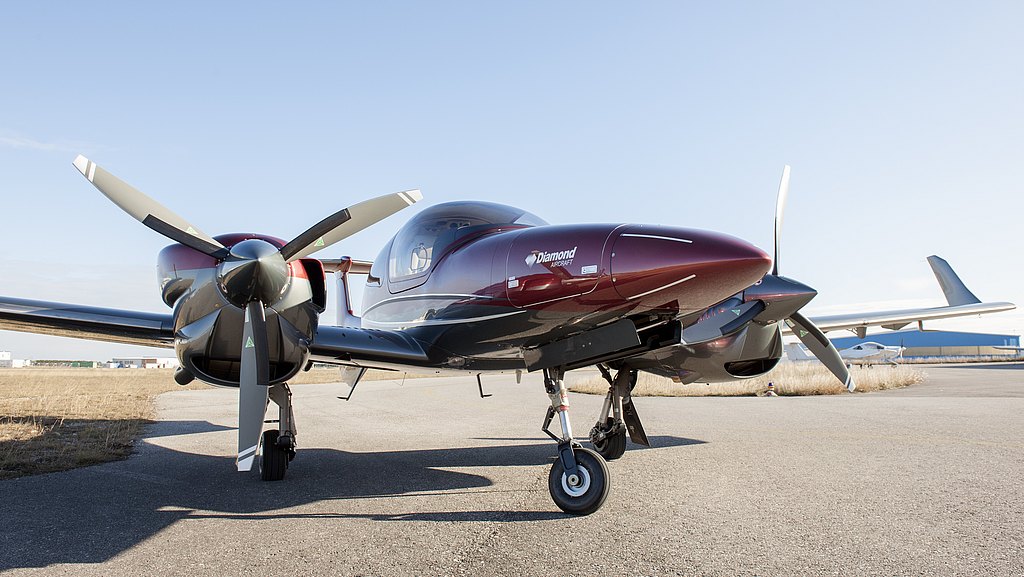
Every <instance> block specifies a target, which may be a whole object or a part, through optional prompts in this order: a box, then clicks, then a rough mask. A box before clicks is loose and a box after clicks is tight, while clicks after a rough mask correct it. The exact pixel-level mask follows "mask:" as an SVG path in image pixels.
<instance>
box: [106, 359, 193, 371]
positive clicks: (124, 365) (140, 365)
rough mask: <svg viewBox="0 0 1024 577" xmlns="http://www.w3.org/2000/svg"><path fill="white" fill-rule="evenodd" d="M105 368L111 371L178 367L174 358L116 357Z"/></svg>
mask: <svg viewBox="0 0 1024 577" xmlns="http://www.w3.org/2000/svg"><path fill="white" fill-rule="evenodd" d="M107 366H108V367H110V368H112V369H174V368H177V367H178V359H177V358H176V357H118V358H114V359H111V360H110V361H109V362H108V363H107Z"/></svg>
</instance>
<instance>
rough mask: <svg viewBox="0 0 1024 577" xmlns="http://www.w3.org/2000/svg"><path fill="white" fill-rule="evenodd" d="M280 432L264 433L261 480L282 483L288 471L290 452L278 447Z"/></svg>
mask: <svg viewBox="0 0 1024 577" xmlns="http://www.w3.org/2000/svg"><path fill="white" fill-rule="evenodd" d="M278 435H280V433H279V432H278V431H264V432H263V451H262V453H261V454H260V478H261V479H263V480H264V481H280V480H281V479H284V472H285V471H287V470H288V451H287V450H286V449H282V448H281V447H278V446H277V437H278Z"/></svg>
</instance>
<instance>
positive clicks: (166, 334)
mask: <svg viewBox="0 0 1024 577" xmlns="http://www.w3.org/2000/svg"><path fill="white" fill-rule="evenodd" d="M0 330H8V331H20V332H25V333H39V334H43V335H57V336H62V337H76V338H80V339H90V340H94V341H106V342H111V343H123V344H127V345H143V346H147V347H161V348H172V347H174V321H173V319H172V317H171V315H169V314H159V313H147V312H139V311H127V310H121V309H105V308H99V307H87V306H81V305H72V304H65V303H55V302H47V301H36V300H28V299H16V298H9V297H0Z"/></svg>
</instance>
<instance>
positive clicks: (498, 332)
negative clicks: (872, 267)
mask: <svg viewBox="0 0 1024 577" xmlns="http://www.w3.org/2000/svg"><path fill="white" fill-rule="evenodd" d="M74 165H75V167H76V168H77V169H78V170H79V171H80V172H81V173H82V174H83V175H84V176H85V177H86V178H87V179H88V180H89V182H91V183H92V184H93V185H94V186H96V188H98V189H99V190H100V191H101V192H102V193H103V194H105V195H106V196H107V197H108V198H110V200H112V201H113V202H114V203H115V204H117V205H118V206H119V207H121V208H122V209H123V210H124V211H125V212H127V213H128V214H130V215H131V216H133V217H134V218H136V219H137V220H139V221H141V222H142V223H143V224H145V225H146V226H148V227H149V228H151V229H153V230H155V231H156V232H159V233H160V234H163V235H164V236H166V237H168V238H170V239H171V240H173V241H175V244H173V245H171V246H168V247H167V248H165V249H163V251H161V253H160V255H159V258H158V268H159V275H160V289H161V296H162V298H163V301H164V302H165V303H166V304H167V305H168V306H169V307H171V308H172V309H173V312H172V313H171V314H154V313H143V312H135V311H127V310H113V309H101V308H94V307H86V306H78V305H67V304H60V303H52V302H42V301H33V300H23V299H14V298H0V329H7V330H18V331H28V332H37V333H47V334H56V335H63V336H72V337H79V338H88V339H96V340H103V341H112V342H118V343H128V344H140V345H149V346H157V347H173V348H174V349H175V351H176V353H177V356H178V359H179V360H180V361H181V368H180V369H179V370H178V372H177V373H176V375H175V379H176V380H177V381H178V382H179V383H181V384H185V383H188V382H189V381H191V380H192V379H194V378H198V379H200V380H201V381H204V382H206V383H209V384H212V385H220V386H229V387H239V405H238V409H239V414H238V421H239V427H238V459H237V465H238V469H239V470H242V471H247V470H249V469H250V468H251V467H252V465H253V463H254V460H255V457H256V454H257V452H258V451H259V447H260V446H262V452H261V456H260V459H259V462H260V470H261V476H262V478H263V479H266V480H279V479H282V478H283V477H284V474H285V470H286V469H287V467H288V463H289V461H291V459H292V458H293V456H294V454H295V447H296V443H295V432H296V427H295V419H294V416H293V414H292V403H291V391H290V390H289V388H288V385H287V381H288V380H289V379H291V378H292V377H293V376H295V375H296V373H298V372H299V371H301V370H303V369H307V368H309V367H310V366H311V364H312V363H313V362H320V363H332V364H336V365H341V366H343V367H348V368H349V369H350V371H349V372H350V373H355V374H354V378H353V379H352V380H351V384H352V385H353V386H354V385H355V383H357V382H358V377H359V376H361V375H362V372H363V371H365V370H366V369H367V368H371V367H377V368H383V369H401V370H417V369H419V370H428V371H436V370H443V369H446V370H456V371H463V372H465V373H468V374H477V375H479V374H481V373H487V372H505V371H508V372H512V371H515V372H517V373H518V372H520V371H523V370H526V371H542V372H543V374H544V387H545V392H546V393H547V395H548V397H549V398H550V401H551V405H550V407H549V408H548V409H547V414H546V416H545V418H544V425H543V428H544V431H545V432H547V433H548V435H550V436H551V437H552V438H553V439H554V440H555V441H556V442H557V443H558V458H557V459H556V460H555V462H554V464H553V466H552V467H551V471H550V474H549V482H548V486H549V489H550V492H551V496H552V498H553V499H554V501H555V504H556V505H557V506H558V507H560V508H561V509H562V510H564V511H566V512H568V513H572V514H580V515H586V514H589V513H592V512H594V511H596V510H597V509H598V508H600V506H601V505H602V504H603V503H604V501H605V498H606V497H607V495H608V491H609V488H610V483H609V477H608V469H607V465H606V463H605V460H606V459H607V460H613V459H617V458H619V457H621V456H622V454H623V452H624V451H625V448H626V435H627V434H628V435H629V436H630V438H631V439H632V440H633V441H634V442H637V443H640V444H648V443H647V437H646V435H645V433H644V430H643V427H642V425H641V423H640V419H639V417H638V415H637V412H636V408H635V407H634V405H633V403H632V402H631V399H630V391H631V390H632V388H633V386H634V385H635V383H636V377H637V373H638V371H648V372H651V373H655V374H658V375H664V376H668V377H673V378H675V379H677V380H678V381H680V382H682V383H689V382H693V381H723V380H731V379H742V378H746V377H753V376H755V375H760V374H762V373H765V372H767V371H770V370H771V369H772V368H773V367H774V366H775V365H776V363H777V362H778V361H779V358H780V357H781V356H782V329H783V323H785V324H786V325H788V326H789V327H790V328H791V329H792V330H793V332H794V333H795V334H796V336H797V337H798V338H799V339H800V340H801V341H802V342H803V343H804V344H805V345H806V346H807V347H808V348H809V349H810V350H811V351H812V352H813V353H814V354H815V355H816V356H817V357H818V358H819V359H821V361H822V362H823V363H824V364H825V365H826V366H827V367H828V368H829V369H830V370H831V371H832V372H833V373H834V374H835V375H836V377H837V378H838V379H839V380H840V381H842V382H843V383H845V384H846V385H847V387H848V388H849V389H850V390H851V391H852V390H853V389H854V384H853V381H852V380H851V378H850V373H849V371H848V370H847V367H846V366H845V364H844V362H843V360H842V359H841V358H840V356H839V354H838V353H837V352H836V350H835V348H834V347H833V346H832V344H831V343H830V342H829V341H828V339H826V338H825V336H824V334H823V333H822V329H824V330H829V329H836V328H850V329H855V330H856V329H857V328H858V327H864V326H868V325H876V324H884V325H886V326H896V325H899V324H900V323H904V324H906V323H909V322H913V321H919V320H923V319H932V318H943V317H951V316H959V315H968V314H978V313H986V312H995V311H1002V310H1008V309H1011V308H1013V305H1012V304H1010V303H973V304H962V305H958V306H949V307H938V308H935V309H917V310H911V311H896V312H892V313H877V314H874V315H859V316H856V317H831V318H830V319H827V321H828V322H817V323H815V322H812V321H811V320H810V319H808V318H806V317H804V316H803V315H801V314H800V312H799V311H800V309H801V308H802V307H803V306H804V305H806V304H807V303H808V302H809V301H810V300H811V298H813V297H814V296H815V294H816V293H815V291H814V290H813V289H811V288H810V287H808V286H806V285H803V284H801V283H799V282H797V281H794V280H791V279H788V278H786V277H783V276H779V274H778V261H777V259H776V260H775V261H774V264H773V259H772V258H770V257H769V256H768V255H767V254H765V253H764V252H763V251H761V250H760V249H758V248H756V247H754V246H752V245H750V244H748V243H746V242H744V241H742V240H739V239H737V238H733V237H731V236H726V235H723V234H718V233H714V232H707V231H702V230H695V229H687V228H678V227H670V226H653V225H637V224H581V225H548V224H547V223H545V222H544V221H542V220H541V219H540V218H538V217H536V216H534V215H532V214H530V213H529V212H526V211H524V210H520V209H517V208H512V207H508V206H503V205H499V204H492V203H487V202H452V203H446V204H441V205H437V206H433V207H430V208H428V209H426V210H424V211H422V212H420V213H419V214H418V215H416V216H415V217H413V218H412V220H410V221H409V222H408V224H406V225H405V226H404V227H402V228H401V229H400V230H399V231H398V234H396V235H395V237H394V238H393V239H392V240H391V242H389V243H388V244H387V246H385V247H384V248H383V250H382V251H381V252H380V255H379V256H378V258H377V259H376V260H375V261H373V262H372V263H365V262H360V261H354V260H351V259H339V260H333V261H330V260H325V261H321V260H317V259H314V258H309V255H310V254H312V253H313V252H316V251H318V250H320V249H323V248H326V247H328V246H331V245H333V244H334V243H336V242H338V241H340V240H343V239H345V238H346V237H348V236H350V235H352V234H354V233H355V232H358V231H359V230H362V229H363V228H365V227H367V226H369V225H371V224H373V223H375V222H377V221H379V220H381V219H383V218H385V217H387V216H389V215H391V214H393V213H395V212H397V211H399V210H401V209H402V208H405V207H407V206H409V205H411V204H413V203H415V202H417V201H418V200H420V198H421V196H420V194H419V192H418V191H407V192H399V193H396V194H391V195H386V196H381V197H378V198H374V199H371V200H368V201H365V202H361V203H359V204H356V205H354V206H351V207H349V208H347V209H345V210H341V211H339V212H337V213H335V214H333V215H331V216H329V217H327V218H326V219H324V220H323V221H321V222H320V223H318V224H316V225H315V226H313V227H312V228H310V229H309V230H307V231H306V232H304V233H302V234H300V235H299V236H297V237H296V238H294V239H292V240H291V241H289V242H284V241H282V240H280V239H277V238H274V237H271V236H266V235H260V234H227V235H221V236H217V237H211V236H208V235H206V234H204V233H202V232H200V231H199V230H198V229H197V228H195V227H194V226H192V225H190V224H189V223H188V222H187V221H185V220H184V219H182V218H181V217H179V216H177V215H176V214H174V213H172V212H171V211H170V210H168V209H167V208H165V207H163V206H161V205H160V204H158V203H157V202H155V201H154V200H152V199H151V198H149V197H147V196H146V195H144V194H143V193H141V192H139V191H138V190H136V189H134V188H132V187H131V186H129V185H128V184H126V183H124V182H122V181H121V180H119V179H118V178H117V177H115V176H113V175H112V174H110V173H109V172H107V171H106V170H104V169H102V168H100V167H99V166H97V165H96V164H95V163H93V162H91V161H89V160H87V159H86V158H84V157H82V156H79V157H78V158H77V159H75V161H74ZM788 183H789V167H786V169H785V171H783V177H782V184H781V186H780V190H779V200H778V204H777V208H776V218H775V221H776V230H775V253H776V255H778V245H779V228H780V226H781V223H782V214H783V207H784V205H785V198H786V194H787V190H788V186H789V184H788ZM328 271H330V272H334V273H336V274H337V275H338V277H339V280H340V282H339V287H340V288H341V289H342V290H340V291H339V298H340V299H341V302H340V303H339V304H340V306H339V309H340V311H341V315H340V316H341V317H342V318H341V320H342V322H340V323H339V326H321V325H319V324H318V317H319V315H320V314H321V313H322V312H323V311H324V309H325V306H326V299H327V290H326V274H325V273H326V272H328ZM351 274H363V275H366V278H367V283H366V289H365V296H364V298H363V304H364V310H363V313H362V317H361V318H358V317H356V316H355V315H354V314H352V311H351V308H350V306H349V304H348V297H347V294H348V293H347V291H348V282H349V280H348V279H349V275H351ZM595 365H596V366H597V367H598V368H599V369H600V371H601V373H602V374H603V375H604V377H605V379H606V380H607V381H608V383H609V391H608V395H607V396H606V398H605V402H604V406H603V407H602V409H601V413H600V414H599V415H598V419H597V423H596V425H595V426H594V427H593V429H592V430H591V431H590V435H589V436H590V441H591V442H592V444H593V447H594V450H591V449H587V448H583V447H582V445H580V444H579V443H578V442H577V441H576V440H575V438H574V436H573V431H572V427H571V424H570V420H569V400H568V396H567V394H566V389H565V386H564V383H563V376H564V375H565V373H566V372H567V371H570V370H573V369H577V368H581V367H588V366H595ZM268 399H269V400H272V401H274V403H276V404H277V405H278V408H279V423H280V425H279V428H278V429H276V430H268V431H263V424H264V422H263V419H264V414H265V412H266V409H267V406H268ZM556 417H557V419H558V422H559V425H560V428H561V434H560V435H555V434H553V433H551V432H549V431H548V428H549V426H550V425H551V423H552V420H553V419H555V418H556ZM261 436H262V439H261Z"/></svg>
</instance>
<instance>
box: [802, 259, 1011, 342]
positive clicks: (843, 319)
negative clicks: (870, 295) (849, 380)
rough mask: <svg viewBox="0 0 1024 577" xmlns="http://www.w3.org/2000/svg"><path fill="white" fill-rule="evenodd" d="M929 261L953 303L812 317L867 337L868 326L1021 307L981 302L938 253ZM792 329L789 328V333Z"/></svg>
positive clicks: (828, 327)
mask: <svg viewBox="0 0 1024 577" xmlns="http://www.w3.org/2000/svg"><path fill="white" fill-rule="evenodd" d="M928 264H929V265H931V267H932V272H933V273H935V279H936V280H937V281H938V282H939V287H940V288H942V293H943V294H944V295H945V296H946V302H948V303H949V306H944V307H932V308H920V309H903V310H895V311H878V312H869V313H853V314H844V315H829V316H823V317H814V318H812V319H811V320H812V321H813V322H814V324H816V325H818V328H820V329H821V330H822V331H825V332H827V331H836V330H842V329H847V330H851V331H854V332H856V333H857V336H859V337H860V338H864V335H865V334H866V332H867V329H868V327H882V328H886V329H891V330H898V329H901V328H903V327H905V326H907V325H909V324H910V323H922V322H924V321H930V320H936V319H948V318H953V317H964V316H973V315H981V314H987V313H997V312H1001V311H1009V310H1013V309H1015V308H1017V307H1016V306H1015V305H1014V304H1013V303H1008V302H987V303H984V302H981V301H980V300H979V299H978V297H976V296H974V293H972V292H971V291H970V290H968V289H967V287H966V286H965V285H964V283H963V281H962V280H960V277H959V276H957V274H956V273H955V272H953V268H952V267H951V266H949V263H948V262H946V261H945V260H943V259H941V258H939V257H937V256H935V255H932V256H930V257H928ZM789 332H790V331H788V330H787V331H785V333H786V334H789Z"/></svg>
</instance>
